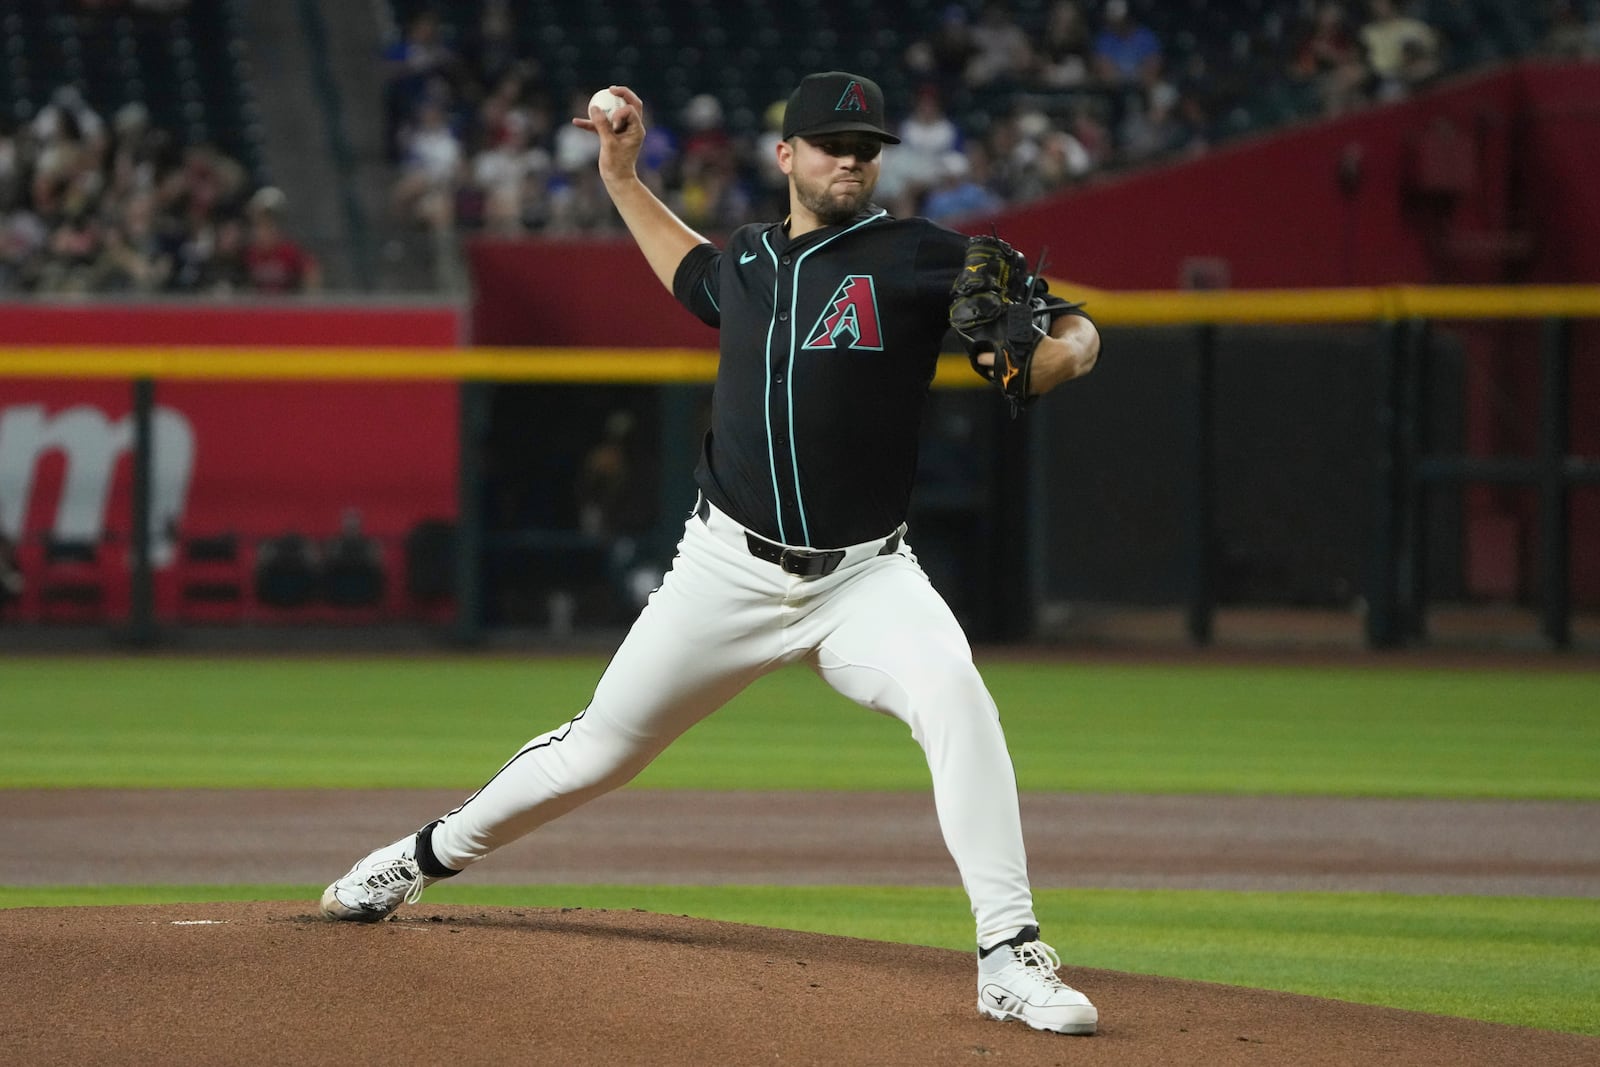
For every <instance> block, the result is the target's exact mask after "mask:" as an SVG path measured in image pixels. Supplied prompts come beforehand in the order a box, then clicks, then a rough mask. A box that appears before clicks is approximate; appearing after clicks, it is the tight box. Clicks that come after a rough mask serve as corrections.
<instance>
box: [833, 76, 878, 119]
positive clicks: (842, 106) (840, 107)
mask: <svg viewBox="0 0 1600 1067" xmlns="http://www.w3.org/2000/svg"><path fill="white" fill-rule="evenodd" d="M833 110H835V111H863V112H865V111H871V110H872V108H871V107H869V106H868V105H867V93H866V90H864V89H862V88H861V83H860V82H858V81H852V82H851V83H850V84H849V85H847V86H845V87H844V92H843V93H842V94H840V96H839V102H838V103H837V104H835V105H833Z"/></svg>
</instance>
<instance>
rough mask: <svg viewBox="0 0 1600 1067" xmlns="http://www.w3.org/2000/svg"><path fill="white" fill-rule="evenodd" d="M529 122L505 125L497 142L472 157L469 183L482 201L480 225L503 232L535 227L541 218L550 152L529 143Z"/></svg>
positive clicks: (504, 234) (496, 231) (486, 228)
mask: <svg viewBox="0 0 1600 1067" xmlns="http://www.w3.org/2000/svg"><path fill="white" fill-rule="evenodd" d="M532 134H533V127H532V124H531V123H529V122H525V121H524V122H515V123H510V124H508V125H507V127H506V129H505V131H504V133H503V134H502V135H501V138H500V140H499V143H497V144H495V145H494V146H492V147H490V148H488V149H485V150H484V151H482V152H479V153H478V154H477V155H476V156H475V157H473V160H472V177H471V182H472V185H473V186H474V187H475V188H476V190H477V192H478V196H479V198H481V200H482V202H483V209H482V223H483V228H484V229H485V230H486V231H488V232H490V233H494V234H499V235H502V236H506V235H513V234H518V233H522V232H523V231H525V230H527V229H529V228H536V227H538V226H539V225H541V224H542V223H543V221H544V217H545V214H546V209H545V204H544V183H545V178H546V176H547V175H548V174H549V173H550V166H551V160H550V153H549V152H547V151H545V149H543V148H541V147H539V146H538V145H535V144H532V143H531V138H532Z"/></svg>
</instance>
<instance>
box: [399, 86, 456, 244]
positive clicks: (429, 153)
mask: <svg viewBox="0 0 1600 1067" xmlns="http://www.w3.org/2000/svg"><path fill="white" fill-rule="evenodd" d="M400 143H401V162H400V180H399V181H398V182H396V183H395V187H394V196H393V199H394V206H395V210H396V212H397V214H398V215H399V216H400V218H402V219H404V220H406V221H407V222H413V223H417V224H419V225H421V226H422V227H423V228H424V229H427V230H431V231H432V232H434V233H446V232H448V231H449V230H450V229H451V228H452V227H454V225H455V197H456V188H457V186H458V185H459V184H460V181H461V177H462V171H463V167H464V165H465V164H464V160H463V154H464V153H463V150H462V147H461V139H460V138H459V137H458V136H457V135H456V131H455V130H454V129H453V128H452V127H451V125H450V116H449V114H448V112H446V110H445V108H444V105H443V104H441V103H439V102H438V101H436V100H425V101H424V102H423V103H422V105H421V106H420V107H418V109H417V112H416V115H415V118H414V120H413V121H412V123H411V124H409V125H408V126H407V127H406V129H405V130H404V131H403V132H402V134H401V140H400Z"/></svg>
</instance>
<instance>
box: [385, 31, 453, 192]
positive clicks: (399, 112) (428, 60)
mask: <svg viewBox="0 0 1600 1067" xmlns="http://www.w3.org/2000/svg"><path fill="white" fill-rule="evenodd" d="M382 59H383V65H384V71H385V81H384V86H383V115H384V148H385V150H386V151H387V152H388V153H389V158H390V160H391V161H393V162H397V163H401V162H403V161H404V159H405V154H406V144H405V130H406V127H407V126H408V124H410V123H411V122H412V121H413V119H414V116H415V114H416V112H417V111H418V109H419V108H421V107H422V106H423V104H424V103H426V102H428V101H430V100H431V101H433V102H435V103H437V102H438V100H439V96H438V92H439V90H438V89H437V88H436V85H435V83H436V82H437V81H439V80H441V79H442V80H443V81H444V82H446V83H447V84H452V85H453V83H454V81H455V79H456V77H457V75H458V74H459V73H460V61H459V60H458V59H457V57H456V54H455V52H454V51H453V50H451V48H450V47H449V45H447V44H446V43H445V40H444V27H443V24H442V23H441V22H440V20H439V15H438V13H437V12H436V11H433V10H431V9H429V8H426V7H425V8H423V9H422V10H420V11H418V12H417V13H416V14H414V15H412V16H411V18H410V19H408V20H407V21H406V24H405V28H404V30H403V31H402V32H401V34H400V36H399V37H398V38H397V39H396V40H395V41H393V42H392V43H391V44H389V46H388V47H386V48H385V49H384V50H383V55H382Z"/></svg>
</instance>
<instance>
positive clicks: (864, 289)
mask: <svg viewBox="0 0 1600 1067" xmlns="http://www.w3.org/2000/svg"><path fill="white" fill-rule="evenodd" d="M840 338H844V339H845V342H844V347H846V348H854V349H857V350H858V351H864V352H882V351H883V328H882V326H880V325H879V323H878V294H877V291H876V290H875V289H874V288H873V285H872V275H870V274H852V275H850V276H849V277H848V278H846V279H845V280H844V284H843V285H841V286H839V289H838V291H837V292H835V293H834V294H833V296H832V297H831V298H830V299H829V300H828V303H827V305H826V306H825V307H824V308H823V309H822V315H821V316H820V317H818V319H817V324H816V325H815V326H813V327H811V332H810V333H809V334H807V335H806V341H805V344H803V345H801V346H800V347H801V348H802V349H808V350H812V351H814V350H816V349H819V348H838V347H840Z"/></svg>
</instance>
